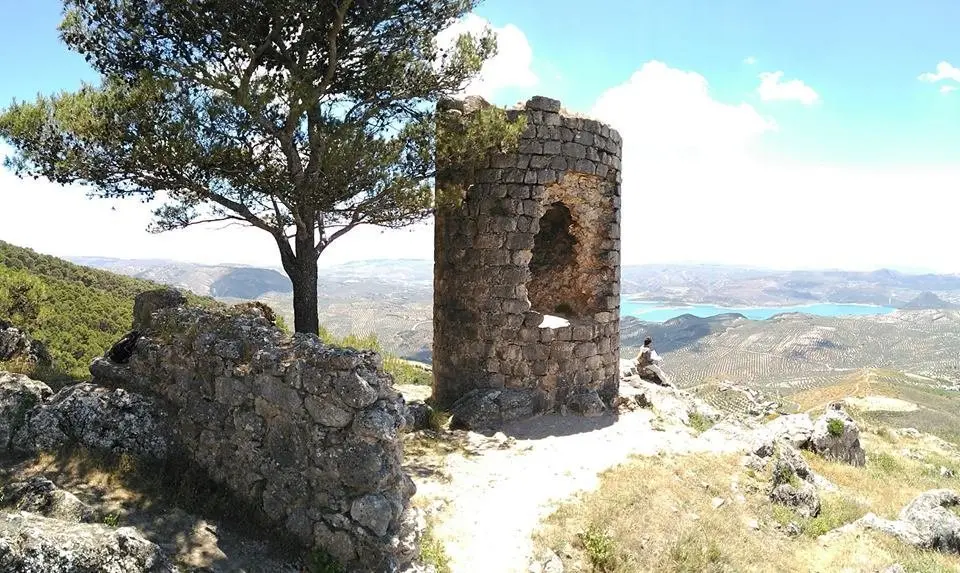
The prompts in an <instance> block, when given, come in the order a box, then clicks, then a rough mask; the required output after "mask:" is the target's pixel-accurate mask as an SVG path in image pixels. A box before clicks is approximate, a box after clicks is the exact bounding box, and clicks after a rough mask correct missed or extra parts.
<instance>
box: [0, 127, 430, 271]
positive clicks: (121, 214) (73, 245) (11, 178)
mask: <svg viewBox="0 0 960 573" xmlns="http://www.w3.org/2000/svg"><path fill="white" fill-rule="evenodd" d="M9 152H10V148H9V147H8V146H6V145H4V144H3V143H0V159H2V158H3V157H4V156H5V155H6V154H8V153H9ZM0 205H2V206H3V208H2V209H0V240H3V241H7V242H10V243H13V244H15V245H20V246H24V247H29V248H32V249H34V250H36V251H39V252H41V253H46V254H51V255H56V256H82V255H91V256H92V255H99V256H106V257H119V258H161V259H176V260H183V261H191V262H197V263H206V264H218V263H235V264H248V265H258V266H269V267H276V268H279V267H280V255H279V252H278V251H277V246H276V244H275V243H274V241H273V239H272V238H271V237H270V236H269V235H267V233H265V232H263V231H260V230H258V229H253V228H250V227H241V226H238V225H230V226H224V225H217V224H212V225H203V226H197V227H191V228H189V229H184V230H179V231H171V232H166V233H161V234H150V233H147V232H146V230H145V229H146V227H147V225H148V224H149V222H150V221H151V217H152V215H151V209H152V208H153V205H143V204H141V203H140V202H138V201H136V200H105V199H88V198H87V197H86V195H85V193H84V190H83V189H82V188H79V187H76V186H71V187H62V186H60V185H57V184H55V183H50V182H48V181H45V180H42V179H40V180H33V179H20V178H18V177H16V176H15V175H13V174H12V173H10V172H8V171H6V170H4V169H2V168H0ZM432 245H433V232H432V230H431V227H429V226H425V225H417V226H415V227H410V228H408V229H399V230H386V231H382V230H381V229H379V228H375V227H358V228H356V229H354V230H352V231H351V232H350V233H348V234H347V235H346V236H344V237H343V238H341V239H338V240H337V241H335V242H334V243H333V244H332V245H331V246H330V247H329V248H328V249H327V251H326V252H324V253H323V255H322V256H321V257H320V264H321V265H323V266H326V265H331V264H337V263H342V262H346V261H350V260H355V259H358V258H402V257H416V258H430V256H431V254H432V252H433V250H432V249H433V247H432Z"/></svg>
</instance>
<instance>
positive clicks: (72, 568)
mask: <svg viewBox="0 0 960 573" xmlns="http://www.w3.org/2000/svg"><path fill="white" fill-rule="evenodd" d="M0 571H16V572H18V573H92V572H94V571H96V572H97V573H173V572H175V571H178V569H177V568H176V567H175V566H174V565H173V564H172V563H171V562H170V561H169V559H168V558H167V557H166V556H165V555H164V554H163V551H162V550H161V549H160V548H159V547H158V546H157V545H156V544H154V543H151V542H150V541H148V540H147V539H146V538H144V537H143V535H141V534H140V533H139V532H138V531H137V530H136V529H133V528H132V527H120V528H117V529H113V528H110V527H108V526H106V525H100V524H92V523H70V522H67V521H61V520H59V519H51V518H48V517H42V516H39V515H34V514H32V513H27V512H23V511H18V512H14V513H0Z"/></svg>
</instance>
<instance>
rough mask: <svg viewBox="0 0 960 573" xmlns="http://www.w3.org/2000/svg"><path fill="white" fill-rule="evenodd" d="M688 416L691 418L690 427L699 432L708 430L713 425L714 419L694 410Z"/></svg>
mask: <svg viewBox="0 0 960 573" xmlns="http://www.w3.org/2000/svg"><path fill="white" fill-rule="evenodd" d="M688 418H689V420H690V427H691V428H693V429H694V430H696V431H697V433H703V432H706V431H707V430H709V429H710V428H712V427H713V420H711V419H710V418H708V417H706V416H704V415H703V414H701V413H699V412H693V413H692V414H690V416H689V417H688Z"/></svg>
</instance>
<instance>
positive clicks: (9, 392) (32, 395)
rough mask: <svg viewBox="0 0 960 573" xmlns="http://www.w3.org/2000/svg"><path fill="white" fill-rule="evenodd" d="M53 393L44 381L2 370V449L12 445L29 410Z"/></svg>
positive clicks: (0, 430)
mask: <svg viewBox="0 0 960 573" xmlns="http://www.w3.org/2000/svg"><path fill="white" fill-rule="evenodd" d="M51 394H53V390H51V389H50V387H49V386H47V385H46V384H44V383H43V382H38V381H36V380H31V379H30V378H27V377H26V376H24V375H23V374H11V373H9V372H0V451H3V450H6V449H7V448H8V447H9V446H10V440H11V439H12V438H13V436H14V434H16V432H17V430H18V429H19V428H20V427H21V426H22V425H23V422H24V420H25V419H26V417H27V412H29V411H30V410H31V409H32V408H33V407H34V406H36V405H37V404H40V403H41V402H43V401H44V400H46V399H47V398H48V397H49V396H50V395H51Z"/></svg>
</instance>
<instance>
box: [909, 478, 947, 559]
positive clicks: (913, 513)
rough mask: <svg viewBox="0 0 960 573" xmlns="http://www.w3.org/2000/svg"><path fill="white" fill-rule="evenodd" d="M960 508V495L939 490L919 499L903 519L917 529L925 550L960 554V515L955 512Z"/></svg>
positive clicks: (913, 502) (916, 498)
mask: <svg viewBox="0 0 960 573" xmlns="http://www.w3.org/2000/svg"><path fill="white" fill-rule="evenodd" d="M957 507H960V492H956V491H954V490H949V489H935V490H931V491H927V492H925V493H922V494H920V495H918V496H917V497H915V498H914V499H913V501H911V502H910V503H908V504H907V505H906V506H905V507H904V508H903V509H902V510H901V511H900V515H899V519H900V521H905V522H907V523H910V524H912V525H913V526H914V527H916V528H917V531H918V532H919V534H920V537H921V539H922V540H923V545H924V546H925V547H930V548H932V549H938V550H940V551H951V552H954V553H960V514H957V513H955V512H954V511H951V508H957Z"/></svg>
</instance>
